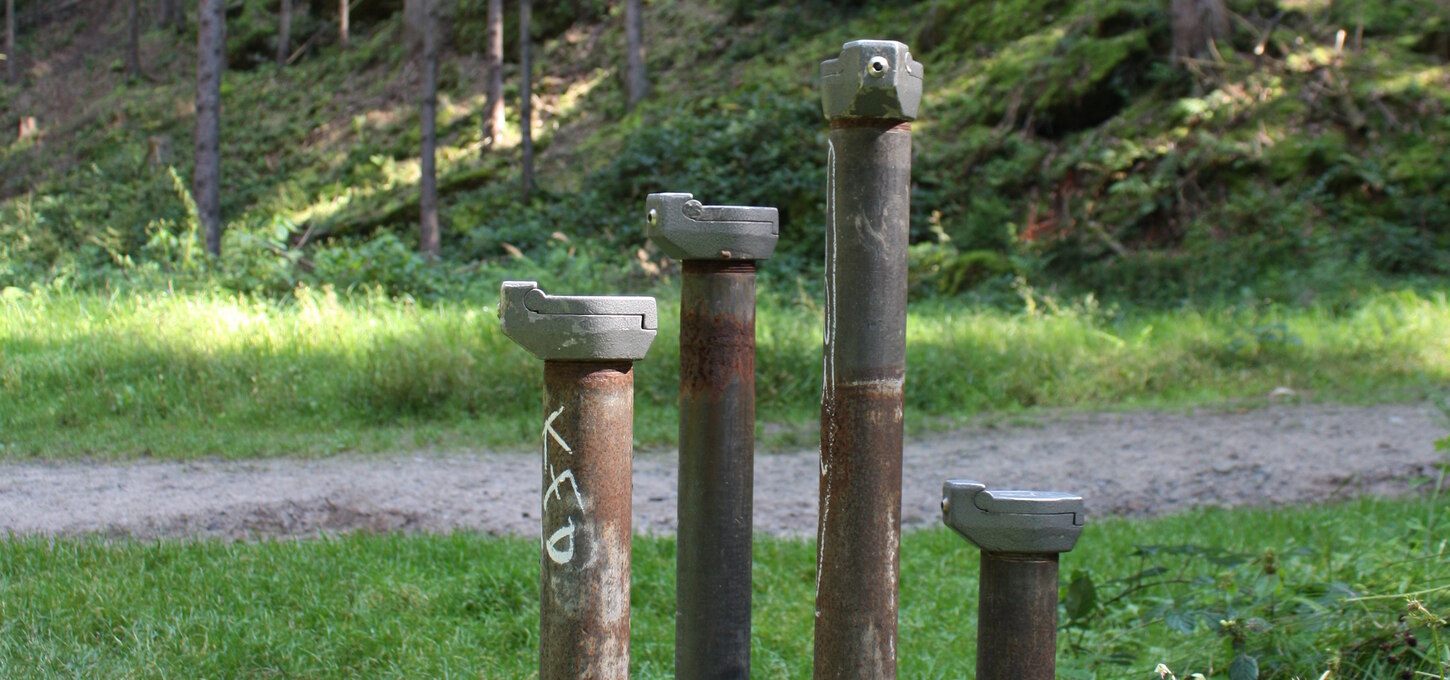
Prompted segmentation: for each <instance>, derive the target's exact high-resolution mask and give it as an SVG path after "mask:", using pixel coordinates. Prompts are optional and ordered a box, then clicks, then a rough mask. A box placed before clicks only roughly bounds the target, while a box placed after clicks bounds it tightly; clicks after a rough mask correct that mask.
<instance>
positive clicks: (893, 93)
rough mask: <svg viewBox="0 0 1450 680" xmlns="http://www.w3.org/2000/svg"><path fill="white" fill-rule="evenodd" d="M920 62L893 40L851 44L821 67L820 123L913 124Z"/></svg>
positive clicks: (904, 47) (861, 41) (918, 89)
mask: <svg viewBox="0 0 1450 680" xmlns="http://www.w3.org/2000/svg"><path fill="white" fill-rule="evenodd" d="M921 76H922V67H921V62H919V61H915V60H913V59H912V58H911V51H910V50H909V49H908V48H907V47H906V45H903V44H901V43H899V42H896V41H895V40H855V41H852V42H848V43H846V44H845V45H843V46H841V56H839V57H836V58H835V59H827V60H825V61H823V62H821V108H822V109H823V110H824V111H825V114H826V118H845V117H851V118H885V119H895V120H915V119H916V114H917V111H918V110H919V109H920V108H921Z"/></svg>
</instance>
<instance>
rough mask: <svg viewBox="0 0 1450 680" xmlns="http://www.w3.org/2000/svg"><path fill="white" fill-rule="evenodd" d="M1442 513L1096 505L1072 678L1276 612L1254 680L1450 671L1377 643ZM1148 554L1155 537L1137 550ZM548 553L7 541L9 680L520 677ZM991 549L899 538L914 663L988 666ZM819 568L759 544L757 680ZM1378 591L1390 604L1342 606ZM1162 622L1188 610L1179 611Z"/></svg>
mask: <svg viewBox="0 0 1450 680" xmlns="http://www.w3.org/2000/svg"><path fill="white" fill-rule="evenodd" d="M1437 522H1438V525H1439V526H1443V525H1444V523H1445V522H1450V505H1446V504H1445V502H1444V501H1443V500H1440V501H1438V502H1436V501H1434V500H1416V501H1357V502H1352V503H1346V504H1341V505H1335V506H1326V507H1316V508H1307V509H1298V510H1278V511H1273V510H1248V511H1245V510H1240V511H1222V510H1200V511H1194V512H1190V513H1186V514H1183V515H1179V516H1174V517H1169V518H1164V519H1159V520H1153V521H1129V520H1119V519H1109V520H1098V519H1093V520H1091V521H1090V522H1089V525H1088V527H1087V529H1086V530H1085V531H1084V533H1083V536H1082V538H1081V540H1080V541H1079V543H1078V547H1077V548H1076V549H1075V550H1073V551H1072V552H1071V553H1068V554H1067V555H1065V556H1064V557H1063V560H1062V569H1063V571H1062V579H1063V586H1064V588H1066V586H1067V583H1068V582H1069V581H1070V580H1071V579H1072V578H1073V577H1074V575H1075V574H1088V575H1090V577H1091V578H1092V579H1093V580H1094V581H1096V583H1097V584H1098V588H1099V595H1100V597H1099V604H1100V605H1102V606H1101V607H1100V608H1095V610H1096V611H1097V613H1096V614H1095V616H1094V617H1093V618H1092V619H1091V621H1090V623H1089V624H1088V625H1087V626H1086V627H1083V626H1072V627H1070V628H1068V629H1066V630H1064V631H1062V633H1061V634H1060V635H1059V651H1058V658H1059V677H1069V678H1148V677H1156V676H1151V675H1150V671H1151V670H1152V669H1153V667H1154V666H1155V665H1156V664H1158V663H1167V664H1168V665H1169V667H1170V668H1173V669H1174V670H1176V671H1179V672H1180V676H1179V677H1187V674H1188V673H1189V672H1195V671H1196V672H1202V673H1205V674H1209V673H1210V667H1212V668H1213V669H1215V670H1216V671H1217V672H1216V673H1213V674H1212V677H1216V678H1221V677H1226V676H1225V675H1224V670H1225V667H1226V665H1227V661H1228V660H1229V659H1231V658H1232V657H1233V654H1234V652H1233V650H1232V642H1231V639H1230V638H1229V637H1227V636H1220V635H1218V634H1217V633H1216V632H1215V624H1216V623H1217V622H1218V621H1219V620H1224V619H1232V618H1234V617H1235V616H1244V617H1249V616H1263V617H1265V618H1264V620H1263V623H1262V627H1261V628H1260V629H1259V630H1258V631H1257V632H1254V633H1253V634H1252V635H1251V636H1250V637H1249V638H1248V639H1246V640H1245V650H1246V651H1247V652H1249V653H1250V654H1254V655H1256V657H1257V658H1258V660H1259V663H1260V665H1261V668H1262V669H1263V670H1264V675H1263V676H1261V677H1276V678H1277V677H1284V678H1287V677H1303V678H1314V677H1320V673H1322V672H1323V671H1325V670H1328V669H1330V668H1331V667H1337V668H1338V672H1337V673H1336V674H1334V675H1333V677H1346V678H1347V677H1398V676H1397V675H1390V673H1392V672H1394V671H1392V667H1393V663H1392V662H1391V661H1389V657H1390V656H1391V655H1392V654H1393V655H1404V659H1407V660H1411V661H1414V660H1415V659H1416V657H1414V656H1413V654H1419V655H1421V657H1422V658H1424V659H1429V660H1430V661H1423V662H1418V663H1420V665H1418V666H1416V667H1417V668H1419V669H1421V670H1430V669H1433V668H1434V662H1433V660H1434V659H1436V658H1437V657H1438V658H1439V659H1441V660H1444V661H1450V636H1447V635H1446V633H1445V631H1444V630H1443V629H1435V628H1432V627H1426V626H1425V625H1423V624H1412V625H1410V626H1408V627H1406V629H1405V630H1407V631H1409V632H1413V633H1414V634H1416V635H1418V636H1419V641H1418V645H1417V647H1416V648H1415V649H1414V650H1408V651H1407V650H1406V649H1405V647H1404V645H1403V644H1399V643H1396V644H1393V645H1391V646H1389V647H1388V648H1387V649H1382V648H1381V647H1380V646H1379V642H1380V641H1381V640H1386V641H1389V642H1396V635H1397V633H1396V625H1397V618H1398V615H1399V614H1401V613H1403V612H1404V611H1405V603H1406V598H1405V597H1398V596H1396V594H1397V593H1405V592H1413V591H1418V590H1425V589H1436V588H1438V590H1436V591H1434V592H1430V593H1428V594H1424V595H1421V596H1420V600H1421V601H1422V603H1423V604H1424V606H1425V607H1427V608H1428V609H1429V610H1430V611H1431V612H1436V613H1438V614H1439V615H1440V616H1444V615H1446V614H1447V611H1446V610H1447V609H1450V590H1446V586H1447V585H1450V582H1447V578H1450V576H1447V574H1446V572H1445V571H1444V569H1443V565H1444V563H1445V562H1444V560H1445V559H1447V554H1446V552H1445V551H1446V549H1447V548H1446V543H1445V541H1444V539H1443V538H1436V536H1435V535H1434V534H1433V529H1432V528H1430V526H1431V525H1436V523H1437ZM1426 538H1429V539H1431V540H1428V541H1427V540H1426ZM1140 546H1159V549H1158V550H1156V551H1151V549H1150V551H1151V552H1152V555H1151V556H1148V557H1145V556H1144V555H1143V551H1141V550H1139V547H1140ZM538 550H539V547H538V542H537V541H536V540H530V539H524V538H505V539H499V538H489V537H483V536H479V535H476V534H462V533H461V534H453V535H448V536H403V535H396V534H394V535H352V536H347V537H343V538H329V539H324V540H307V541H266V542H261V543H224V542H218V541H162V542H153V543H133V542H128V541H101V540H96V539H84V540H60V541H50V540H43V539H13V540H9V541H3V542H0V675H3V676H4V677H6V678H29V677H54V676H66V677H133V676H140V677H153V676H154V677H170V676H173V675H177V676H184V677H239V676H252V675H261V676H269V675H277V676H284V677H310V678H324V677H357V676H359V675H362V676H367V677H410V678H413V677H438V678H442V677H472V678H478V677H480V676H481V677H484V678H500V679H502V678H527V677H530V676H531V674H533V673H534V672H535V671H536V669H537V664H538V656H537V655H538V651H537V650H538V642H539V640H538V604H537V603H538V599H537V598H538V563H539V562H538V560H539V557H538ZM1193 550H1203V551H1209V552H1208V553H1207V554H1208V555H1211V556H1212V557H1213V559H1205V558H1203V557H1202V553H1195V552H1192V551H1193ZM1195 555H1198V556H1197V557H1196V556H1195ZM977 560H978V558H977V553H976V550H975V549H973V548H971V547H969V546H968V545H967V544H966V543H965V542H964V541H963V540H962V539H960V538H959V537H957V536H956V535H954V534H952V533H951V532H950V531H947V530H944V529H936V530H929V531H920V532H914V533H910V534H907V535H906V536H905V537H904V538H903V541H902V558H901V585H900V616H899V619H900V642H899V650H900V676H901V677H903V678H960V677H963V676H966V675H968V674H969V669H972V668H973V664H974V663H975V661H974V659H975V631H976V625H977V624H976V606H977ZM674 565H675V543H674V540H673V539H671V538H645V537H636V538H635V542H634V550H633V569H632V571H633V597H632V598H631V599H632V603H631V604H632V613H631V618H632V648H633V650H632V651H633V663H632V669H631V670H632V673H631V677H637V678H668V677H671V675H672V668H673V649H674V595H675V568H674ZM1266 565H1273V567H1274V568H1273V569H1266ZM1156 566H1162V567H1164V568H1169V569H1171V571H1169V572H1168V573H1167V575H1166V576H1150V577H1149V579H1150V580H1159V581H1163V582H1164V583H1163V584H1161V585H1157V586H1153V587H1148V588H1143V589H1140V590H1137V591H1135V592H1133V593H1131V594H1129V595H1127V596H1125V597H1124V598H1123V599H1120V600H1117V601H1115V602H1113V603H1112V604H1107V602H1108V600H1109V599H1110V598H1112V597H1114V596H1115V595H1117V594H1118V593H1120V592H1121V591H1122V590H1123V589H1124V587H1125V586H1127V585H1131V584H1132V583H1133V575H1134V574H1136V573H1139V572H1140V571H1141V570H1143V569H1144V568H1146V567H1156ZM814 569H815V561H814V548H813V545H812V543H811V542H808V541H805V540H797V539H777V538H767V537H763V536H762V537H757V539H756V548H755V553H754V579H753V590H754V595H753V600H754V614H753V623H754V626H753V632H752V665H753V676H754V677H761V678H808V677H810V668H811V656H812V651H811V650H812V644H811V640H812V622H813V617H812V591H813V587H814ZM1119 579H1122V580H1121V581H1120V580H1119ZM1364 596H1369V597H1372V598H1377V599H1366V600H1359V601H1353V600H1347V599H1346V598H1350V597H1364ZM1306 603H1308V604H1312V605H1314V606H1313V607H1307V606H1306ZM1066 611H1067V610H1066V609H1064V615H1063V616H1064V622H1065V620H1066ZM1169 614H1177V615H1180V616H1181V619H1180V620H1178V623H1175V624H1172V625H1170V624H1169V623H1168V621H1167V619H1168V617H1169ZM1207 618H1212V619H1213V620H1212V621H1208V620H1206V619H1207ZM1182 620H1187V621H1188V622H1189V626H1188V630H1187V631H1186V632H1185V631H1184V630H1180V629H1179V628H1183V627H1184V626H1183V624H1182ZM1175 626H1177V628H1175ZM1403 667H1404V666H1400V668H1403Z"/></svg>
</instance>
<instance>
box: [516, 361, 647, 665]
mask: <svg viewBox="0 0 1450 680" xmlns="http://www.w3.org/2000/svg"><path fill="white" fill-rule="evenodd" d="M542 436H543V440H544V446H543V448H544V464H543V489H544V494H543V507H542V509H543V534H542V538H543V544H542V547H541V550H540V558H539V563H540V565H541V567H542V576H541V579H540V584H539V678H540V680H565V679H566V678H567V679H569V680H575V679H577V678H600V679H604V678H627V677H629V584H630V578H629V565H630V544H631V538H632V537H633V531H632V530H631V524H630V522H631V516H630V492H631V482H630V464H631V459H632V457H633V452H634V370H633V365H632V364H630V363H629V362H624V361H621V362H595V361H546V362H544V427H543V432H542Z"/></svg>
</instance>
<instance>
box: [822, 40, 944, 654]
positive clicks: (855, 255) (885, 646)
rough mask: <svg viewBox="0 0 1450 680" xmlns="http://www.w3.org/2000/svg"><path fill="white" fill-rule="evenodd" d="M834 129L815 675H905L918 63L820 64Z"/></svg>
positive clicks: (873, 57) (888, 52)
mask: <svg viewBox="0 0 1450 680" xmlns="http://www.w3.org/2000/svg"><path fill="white" fill-rule="evenodd" d="M821 92H822V100H823V108H824V109H825V113H826V117H827V118H828V119H830V122H831V132H830V138H829V139H830V151H829V155H828V165H827V187H826V211H827V212H826V220H827V230H826V305H825V329H824V344H825V357H824V376H823V389H822V394H821V464H820V514H819V524H818V528H817V539H818V543H817V551H816V609H815V618H816V620H815V677H816V678H851V679H853V680H854V679H857V678H895V677H896V626H897V590H898V587H897V581H898V572H899V565H900V538H901V455H902V443H903V430H902V403H903V391H902V390H903V385H904V382H905V377H906V270H907V263H906V246H907V236H908V222H909V213H910V203H909V198H910V188H911V187H910V184H911V126H910V123H909V121H910V120H912V119H913V118H915V117H916V109H917V106H918V104H919V101H920V93H921V64H919V63H916V62H914V61H912V59H911V55H910V54H909V53H908V51H907V48H906V46H905V45H902V44H901V43H897V42H892V41H874V40H873V41H857V42H852V43H847V44H846V45H845V46H844V47H843V48H842V51H841V56H840V57H839V58H837V59H832V60H828V61H826V62H825V63H823V64H822V65H821Z"/></svg>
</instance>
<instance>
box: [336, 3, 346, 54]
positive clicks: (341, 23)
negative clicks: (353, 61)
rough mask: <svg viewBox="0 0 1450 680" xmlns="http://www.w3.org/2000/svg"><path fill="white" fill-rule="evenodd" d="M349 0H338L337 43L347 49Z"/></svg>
mask: <svg viewBox="0 0 1450 680" xmlns="http://www.w3.org/2000/svg"><path fill="white" fill-rule="evenodd" d="M347 15H348V8H347V0H337V42H338V44H339V45H341V46H342V49H347V20H348V16H347Z"/></svg>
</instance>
